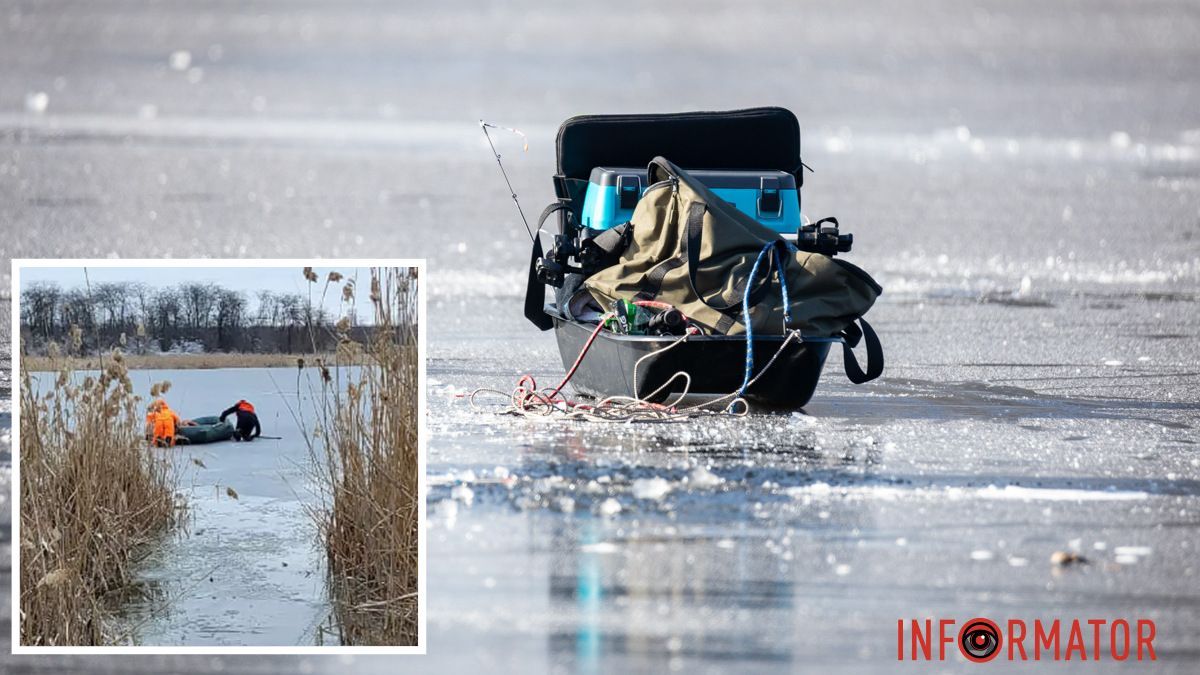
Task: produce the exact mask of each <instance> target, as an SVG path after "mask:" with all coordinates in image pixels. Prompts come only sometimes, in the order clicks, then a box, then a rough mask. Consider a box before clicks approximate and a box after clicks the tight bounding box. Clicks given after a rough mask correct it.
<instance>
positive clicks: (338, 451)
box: [311, 268, 421, 645]
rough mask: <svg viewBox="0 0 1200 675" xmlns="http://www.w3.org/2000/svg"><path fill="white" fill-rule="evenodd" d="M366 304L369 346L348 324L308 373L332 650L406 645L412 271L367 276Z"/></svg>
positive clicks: (411, 626) (411, 542) (409, 628)
mask: <svg viewBox="0 0 1200 675" xmlns="http://www.w3.org/2000/svg"><path fill="white" fill-rule="evenodd" d="M337 280H340V276H339V279H332V275H331V279H330V281H337ZM327 283H329V282H327ZM354 293H355V289H354V288H353V287H352V286H351V285H350V284H347V285H346V286H345V287H344V288H343V298H344V299H345V300H346V301H347V302H353V296H354ZM370 303H371V306H372V308H373V310H374V313H375V329H374V331H373V332H372V337H371V338H370V339H369V341H368V342H366V343H365V344H359V343H356V342H352V341H350V339H349V337H348V334H347V327H348V326H347V324H346V323H345V322H339V325H338V327H337V328H336V329H335V330H337V331H338V332H339V334H340V337H341V346H340V347H339V349H338V354H337V357H336V358H335V360H334V361H333V363H332V364H329V363H327V362H325V361H324V360H318V361H317V362H316V363H315V364H314V365H315V367H316V368H318V369H319V371H320V373H321V382H322V384H321V387H322V389H323V391H322V394H323V396H322V399H321V400H322V401H323V402H324V406H323V408H322V410H321V416H322V424H321V428H320V429H319V434H318V435H319V438H320V439H321V440H320V441H318V442H317V444H316V445H313V446H311V447H312V449H313V455H314V466H316V468H317V484H318V486H319V488H320V490H321V492H322V496H323V499H322V507H321V508H320V509H319V510H317V511H316V516H317V519H318V523H319V525H320V528H321V531H322V534H323V536H324V543H325V548H326V553H327V555H328V570H329V586H330V594H331V599H332V602H333V608H334V616H333V619H334V621H333V624H334V626H335V629H336V632H337V633H338V637H339V638H340V640H341V642H342V643H343V644H349V645H415V644H416V643H417V637H418V636H417V631H418V629H417V626H418V615H417V606H418V602H417V599H418V598H417V589H418V573H419V564H418V536H419V518H418V506H419V500H420V498H421V495H420V493H419V489H418V486H419V483H418V466H419V465H418V454H417V453H418V452H419V445H418V438H417V427H418V420H417V395H418V387H419V386H420V383H419V382H418V372H419V369H418V361H417V359H418V356H417V348H416V344H417V342H416V340H417V272H416V270H415V269H407V268H404V269H397V268H377V269H372V270H371V290H370ZM358 364H363V365H361V366H360V367H358V368H341V367H339V368H334V369H332V372H331V368H330V367H329V366H330V365H332V366H346V365H358Z"/></svg>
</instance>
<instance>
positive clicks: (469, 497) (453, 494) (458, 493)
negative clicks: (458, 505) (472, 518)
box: [450, 485, 475, 506]
mask: <svg viewBox="0 0 1200 675" xmlns="http://www.w3.org/2000/svg"><path fill="white" fill-rule="evenodd" d="M450 498H451V499H454V500H456V501H460V502H462V503H463V504H464V505H465V506H470V505H471V503H472V502H474V501H475V491H474V490H472V489H471V488H469V487H467V486H466V485H455V486H454V489H452V490H450Z"/></svg>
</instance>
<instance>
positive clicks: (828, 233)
mask: <svg viewBox="0 0 1200 675" xmlns="http://www.w3.org/2000/svg"><path fill="white" fill-rule="evenodd" d="M853 246H854V235H853V234H849V233H847V234H842V233H841V232H840V231H839V230H838V221H837V218H822V219H821V220H818V221H817V222H815V223H808V224H807V225H802V226H800V229H799V230H797V231H796V248H798V249H800V250H801V251H808V252H810V253H820V254H822V255H827V256H829V257H831V258H832V257H833V256H835V255H837V254H838V253H848V252H849V251H850V249H851V248H852V247H853Z"/></svg>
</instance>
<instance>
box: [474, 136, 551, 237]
mask: <svg viewBox="0 0 1200 675" xmlns="http://www.w3.org/2000/svg"><path fill="white" fill-rule="evenodd" d="M479 128H480V129H483V136H484V138H486V139H487V142H488V145H489V146H491V148H492V154H493V155H495V156H496V165H497V166H499V167H500V175H502V176H504V183H505V184H506V185H508V193H509V194H510V195H512V200H513V203H514V204H516V205H517V213H519V214H521V222H522V223H525V231H526V232H528V233H529V241H536V240H537V238H536V237H534V235H533V228H531V227H529V220H528V219H527V218H525V209H522V208H521V200H520V199H517V191H516V190H514V189H513V186H512V181H511V180H509V179H508V172H507V171H505V170H504V162H502V161H500V153H499V152H498V151H497V150H496V144H495V143H493V142H492V135H491V134H489V133H488V129H489V128H491V129H500V130H502V131H511V132H512V133H514V134H516V135H518V136H520V137H521V139H522V140H523V141H524V142H525V145H524V147H523V148H522V152H529V138H528V137H527V136H526V135H525V134H524V133H522V132H521V131H520V130H519V129H513V128H512V127H502V126H500V125H498V124H492V123H491V122H484V121H483V120H479Z"/></svg>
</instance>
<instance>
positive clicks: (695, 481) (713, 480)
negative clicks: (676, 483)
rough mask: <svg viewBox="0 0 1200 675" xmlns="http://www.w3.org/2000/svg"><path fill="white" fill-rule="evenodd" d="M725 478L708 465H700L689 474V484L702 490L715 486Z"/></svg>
mask: <svg viewBox="0 0 1200 675" xmlns="http://www.w3.org/2000/svg"><path fill="white" fill-rule="evenodd" d="M724 482H725V479H724V478H721V477H720V476H718V475H717V474H715V473H713V472H711V471H709V470H708V467H704V466H698V467H696V468H694V469H692V471H691V473H689V474H688V485H689V486H691V487H694V488H699V489H701V490H704V489H707V488H715V487H717V486H718V485H720V484H721V483H724Z"/></svg>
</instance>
